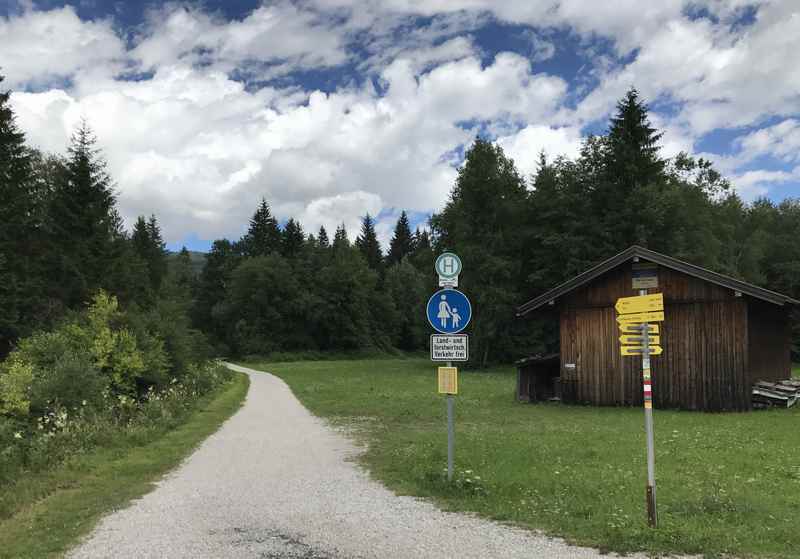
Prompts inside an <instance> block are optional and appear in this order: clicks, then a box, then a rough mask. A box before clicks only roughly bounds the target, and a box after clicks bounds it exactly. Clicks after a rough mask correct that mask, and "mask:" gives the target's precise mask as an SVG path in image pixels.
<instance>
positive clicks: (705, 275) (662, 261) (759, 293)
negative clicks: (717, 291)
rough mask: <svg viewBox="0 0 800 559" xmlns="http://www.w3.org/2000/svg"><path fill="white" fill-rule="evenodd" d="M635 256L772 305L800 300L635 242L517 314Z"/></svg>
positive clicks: (542, 304)
mask: <svg viewBox="0 0 800 559" xmlns="http://www.w3.org/2000/svg"><path fill="white" fill-rule="evenodd" d="M636 257H638V258H640V259H642V260H647V261H649V262H654V263H656V264H659V265H660V266H664V267H665V268H671V269H673V270H677V271H678V272H683V273H684V274H688V275H690V276H694V277H696V278H700V279H702V280H705V281H707V282H710V283H714V284H717V285H721V286H722V287H727V288H729V289H732V290H734V291H739V292H741V293H743V294H745V295H749V296H750V297H754V298H756V299H761V300H762V301H767V302H769V303H772V304H774V305H779V306H783V305H787V304H788V305H798V304H800V301H797V300H796V299H792V298H791V297H789V296H787V295H782V294H780V293H776V292H775V291H770V290H769V289H764V288H763V287H758V286H756V285H753V284H751V283H747V282H744V281H741V280H737V279H734V278H732V277H730V276H725V275H723V274H718V273H716V272H712V271H711V270H706V269H705V268H701V267H700V266H695V265H694V264H689V263H688V262H684V261H682V260H678V259H677V258H672V257H671V256H667V255H666V254H661V253H660V252H655V251H653V250H649V249H646V248H644V247H640V246H636V245H634V246H632V247H630V248H629V249H627V250H624V251H623V252H620V253H619V254H617V255H616V256H612V257H611V258H609V259H608V260H605V261H603V262H601V263H600V264H598V265H597V266H595V267H594V268H591V269H589V270H586V271H585V272H583V273H582V274H580V275H577V276H575V277H574V278H572V279H571V280H568V281H565V282H564V283H562V284H561V285H559V286H557V287H554V288H553V289H551V290H550V291H548V292H547V293H544V294H542V295H540V296H538V297H536V298H535V299H531V300H530V301H528V302H527V303H524V304H522V305H520V306H519V307H517V316H525V315H526V314H528V313H529V312H531V311H534V310H536V309H538V308H539V307H542V306H544V305H546V304H547V303H549V302H550V301H555V300H556V299H558V298H559V297H561V296H562V295H564V294H566V293H569V292H570V291H573V290H575V289H577V288H579V287H581V286H583V285H586V284H587V283H589V282H590V281H592V280H593V279H595V278H597V277H598V276H601V275H602V274H604V273H606V272H608V271H609V270H612V269H614V268H616V267H617V266H620V265H622V264H625V263H626V262H628V261H630V260H633V259H634V258H636Z"/></svg>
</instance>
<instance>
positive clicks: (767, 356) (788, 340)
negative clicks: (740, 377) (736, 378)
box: [748, 300, 792, 385]
mask: <svg viewBox="0 0 800 559" xmlns="http://www.w3.org/2000/svg"><path fill="white" fill-rule="evenodd" d="M748 326H749V341H750V348H749V357H750V359H749V381H750V384H751V385H752V384H753V383H755V382H757V381H759V380H767V381H776V380H783V379H787V378H790V377H791V376H792V360H791V355H790V352H791V344H792V329H791V322H790V320H789V312H788V311H787V309H785V308H783V307H777V306H775V305H770V304H768V303H764V302H761V301H755V300H751V301H750V302H749V304H748Z"/></svg>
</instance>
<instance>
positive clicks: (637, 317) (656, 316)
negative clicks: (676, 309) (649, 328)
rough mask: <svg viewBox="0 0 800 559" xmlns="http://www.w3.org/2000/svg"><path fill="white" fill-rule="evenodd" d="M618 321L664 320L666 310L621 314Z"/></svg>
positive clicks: (622, 322) (623, 322)
mask: <svg viewBox="0 0 800 559" xmlns="http://www.w3.org/2000/svg"><path fill="white" fill-rule="evenodd" d="M617 322H619V323H620V324H625V323H631V322H638V323H642V322H664V311H656V312H640V313H635V314H621V315H619V316H617Z"/></svg>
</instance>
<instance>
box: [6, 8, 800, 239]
mask: <svg viewBox="0 0 800 559" xmlns="http://www.w3.org/2000/svg"><path fill="white" fill-rule="evenodd" d="M797 52H800V5H799V4H798V3H797V2H794V1H791V0H785V1H772V2H768V1H756V2H748V1H747V0H691V1H685V0H661V1H659V2H652V3H642V2H640V1H638V0H614V2H610V3H608V5H606V6H604V8H603V9H602V10H600V9H597V8H596V3H595V2H591V1H589V0H559V1H556V0H541V1H538V2H519V1H517V0H509V1H503V0H427V1H424V2H423V1H420V0H380V1H379V0H361V1H358V2H356V1H355V0H304V1H298V2H290V1H287V0H281V1H275V2H258V1H247V0H228V1H224V2H222V1H210V0H206V1H204V2H169V3H161V2H131V1H127V2H121V1H120V2H102V1H99V0H84V1H80V2H74V3H65V2H60V1H54V0H40V1H19V0H0V69H2V73H3V74H4V75H5V76H6V81H5V82H4V83H3V85H4V86H5V87H9V88H11V89H12V90H13V91H14V94H13V95H12V104H13V106H14V109H15V112H16V114H17V119H18V123H19V124H20V126H21V127H22V128H23V130H24V131H25V132H26V134H27V136H28V139H29V141H30V142H31V143H33V144H35V145H37V146H39V147H41V148H42V149H44V150H48V151H53V152H62V151H63V150H64V148H65V146H66V144H67V141H68V138H69V135H70V133H71V131H72V130H73V129H74V126H75V125H76V123H77V122H78V121H79V120H80V119H81V118H82V117H85V118H87V119H88V120H89V122H90V124H91V126H92V127H93V129H94V130H95V132H96V133H97V136H98V140H99V143H100V145H101V147H102V148H103V150H104V153H105V156H106V158H107V159H108V162H109V168H110V171H111V173H112V175H113V176H114V178H115V180H116V183H117V190H118V198H119V205H120V209H121V213H122V215H123V217H124V218H125V219H126V220H127V221H128V222H131V221H132V220H133V219H135V217H136V215H138V214H150V213H155V214H156V215H157V216H158V217H159V220H160V222H161V223H162V227H163V229H164V234H165V238H166V239H167V240H168V243H169V246H170V247H171V248H179V247H180V245H181V244H186V245H187V246H189V247H190V248H194V249H204V248H207V246H208V244H209V243H210V241H211V240H212V239H215V238H219V237H222V236H227V237H230V238H235V237H238V236H239V235H240V234H241V233H242V231H243V229H244V227H245V225H246V222H247V219H248V218H249V216H250V215H251V214H252V212H253V211H254V209H255V207H256V205H257V203H258V201H259V200H260V198H261V197H262V196H263V197H265V198H266V199H267V200H268V202H269V203H270V205H271V206H272V208H273V211H274V213H275V214H276V215H277V216H278V217H279V219H280V220H281V221H285V220H286V219H288V218H289V217H290V216H293V217H295V218H298V219H299V220H300V222H301V223H302V224H303V226H304V227H305V229H306V231H307V232H313V231H315V230H316V229H318V228H319V227H320V226H325V227H326V228H328V229H329V230H331V231H332V230H333V229H334V228H335V227H336V225H337V224H339V223H345V225H346V226H347V228H348V231H349V232H350V234H351V236H354V235H355V234H356V232H357V229H358V221H359V218H360V216H362V215H364V214H365V213H367V212H369V213H370V214H371V215H374V216H377V217H378V231H379V233H380V235H381V238H382V240H383V241H384V242H386V241H387V240H388V238H389V236H390V234H391V229H392V227H393V225H394V221H395V220H396V219H397V216H398V215H399V212H400V211H401V210H403V209H405V210H408V211H409V213H410V215H411V216H412V219H413V221H414V222H415V223H420V224H424V222H425V219H426V216H427V215H429V214H430V213H431V212H434V211H436V210H437V209H439V208H441V206H442V205H443V204H444V202H445V201H446V199H447V196H448V193H449V190H450V188H451V187H452V184H453V181H454V179H455V175H456V170H457V167H458V165H459V163H460V159H461V157H462V156H463V152H464V147H465V146H466V145H468V144H469V142H470V141H471V139H472V138H474V136H475V134H476V133H482V134H487V135H489V136H490V137H491V138H493V139H495V140H496V141H497V142H498V143H499V144H500V145H501V146H502V147H503V148H504V149H505V150H506V152H507V153H508V154H509V155H511V156H512V157H513V158H514V160H515V162H516V163H517V165H518V167H519V168H520V169H521V170H522V171H523V172H524V173H526V174H529V173H532V172H534V171H535V163H536V160H537V157H538V153H539V152H540V151H541V150H545V151H546V152H547V153H548V154H549V155H551V156H555V155H559V154H565V155H567V156H573V155H575V154H576V153H577V150H578V149H579V146H580V142H581V139H582V138H583V137H585V135H587V134H590V133H595V134H597V133H603V131H604V130H605V128H606V123H607V120H608V117H609V114H610V113H611V112H612V111H613V109H614V104H615V102H616V101H617V100H618V99H619V98H620V97H621V96H622V95H623V94H624V92H625V91H626V90H627V89H628V88H629V87H630V86H635V87H637V88H638V89H639V90H640V92H641V93H642V95H643V96H644V97H645V99H646V100H647V101H648V103H649V104H650V107H651V117H652V120H653V122H654V124H655V125H656V126H657V127H658V128H659V129H661V130H662V131H663V132H664V137H663V139H662V153H663V155H664V156H665V157H670V156H673V155H675V154H676V153H678V152H679V151H687V152H689V153H692V154H695V155H698V156H703V157H707V158H710V159H712V160H713V161H714V162H715V163H716V165H717V167H718V169H720V170H721V171H722V172H723V173H724V174H725V175H726V176H727V177H729V178H730V179H731V181H732V183H733V184H734V185H735V187H736V188H737V190H738V191H739V193H740V194H741V195H742V196H743V197H744V198H745V199H748V200H752V199H754V198H756V197H759V196H768V197H770V198H772V199H773V200H781V199H783V198H786V197H794V196H797V194H798V188H799V187H800V66H798V65H797V64H796V53H797Z"/></svg>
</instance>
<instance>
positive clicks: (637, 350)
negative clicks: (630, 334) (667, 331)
mask: <svg viewBox="0 0 800 559" xmlns="http://www.w3.org/2000/svg"><path fill="white" fill-rule="evenodd" d="M619 349H620V352H621V353H622V355H643V354H644V346H640V345H623V346H619ZM663 351H664V350H663V349H662V348H661V346H660V345H651V346H650V347H649V348H648V351H647V353H648V355H661V354H662V353H663Z"/></svg>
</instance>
